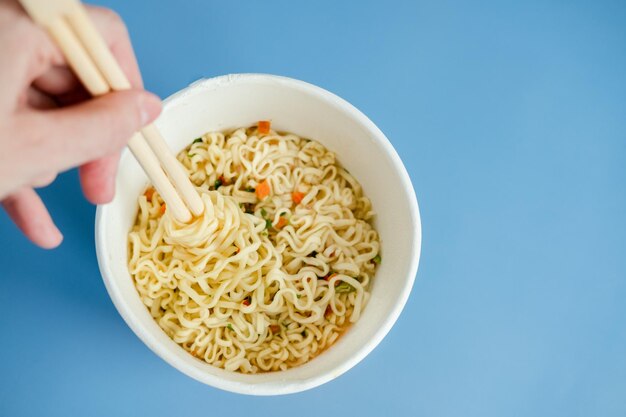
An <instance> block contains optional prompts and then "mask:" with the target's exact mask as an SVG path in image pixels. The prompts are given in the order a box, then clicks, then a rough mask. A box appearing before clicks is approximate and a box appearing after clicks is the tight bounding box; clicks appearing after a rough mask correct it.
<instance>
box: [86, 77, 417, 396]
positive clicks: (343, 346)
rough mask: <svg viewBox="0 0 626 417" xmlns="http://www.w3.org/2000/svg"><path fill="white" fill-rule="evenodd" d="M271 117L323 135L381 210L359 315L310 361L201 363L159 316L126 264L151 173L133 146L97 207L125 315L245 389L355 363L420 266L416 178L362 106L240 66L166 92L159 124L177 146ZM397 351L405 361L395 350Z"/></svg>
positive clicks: (216, 381) (184, 367)
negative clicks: (237, 368) (377, 261)
mask: <svg viewBox="0 0 626 417" xmlns="http://www.w3.org/2000/svg"><path fill="white" fill-rule="evenodd" d="M258 120H271V122H272V127H273V128H276V129H277V130H284V131H288V132H293V133H295V134H298V135H301V136H304V137H307V138H311V139H316V140H318V141H320V142H321V143H322V144H324V145H325V146H326V147H327V148H328V149H330V150H332V151H334V152H336V154H337V157H338V159H339V161H340V162H341V163H342V164H343V165H344V166H345V167H346V168H347V169H348V170H349V171H350V172H351V173H352V174H353V175H354V177H355V178H356V179H357V180H358V181H359V182H360V183H361V184H362V186H363V189H364V192H365V194H366V195H367V196H369V197H370V199H371V200H372V205H373V207H374V210H375V211H376V213H377V216H376V220H375V227H376V228H377V230H378V232H379V233H380V237H381V253H382V258H383V262H382V264H381V265H380V267H379V269H378V271H377V273H376V276H375V277H374V279H373V284H372V287H371V298H370V301H369V303H368V304H367V306H366V307H365V310H364V311H363V314H362V315H361V318H360V320H359V321H358V322H357V323H355V324H354V325H353V326H352V327H351V328H350V329H349V330H348V331H347V332H346V334H344V335H343V336H342V337H341V338H339V340H338V341H337V343H335V344H334V345H333V346H331V347H330V348H329V349H328V350H327V351H325V352H324V353H322V354H321V355H320V356H318V357H316V358H315V359H313V360H312V361H310V362H308V363H306V364H304V365H302V366H299V367H296V368H292V369H289V370H287V371H282V372H272V373H262V374H256V375H244V374H240V373H234V372H228V371H225V370H223V369H219V368H216V367H213V366H211V365H208V364H207V363H205V362H202V361H200V360H198V359H196V358H194V357H193V356H191V355H190V354H189V353H187V352H186V351H185V350H183V349H182V348H181V347H180V346H178V345H177V344H176V343H175V342H173V341H172V340H171V339H170V338H169V337H168V336H167V335H166V334H165V333H164V332H163V331H162V330H161V328H160V327H159V326H158V325H157V323H156V322H155V321H154V320H153V319H152V317H151V316H150V314H149V312H148V310H147V309H146V307H145V306H144V305H143V303H142V302H141V300H140V299H139V296H138V295H137V292H136V290H135V287H134V284H133V280H132V279H131V277H130V274H129V272H128V266H127V233H128V231H129V230H130V228H131V225H132V223H133V220H134V217H135V215H136V212H137V196H138V195H139V194H140V192H141V191H142V190H143V188H144V187H145V186H146V185H147V182H148V179H147V177H146V176H145V174H144V173H143V171H142V170H141V168H140V167H139V165H138V164H137V163H136V162H135V160H134V159H133V157H132V155H131V154H130V152H128V151H125V152H124V153H123V155H122V158H121V161H120V167H119V173H118V176H117V194H116V196H115V199H114V200H113V202H111V203H110V204H107V205H105V206H100V207H98V210H97V212H96V251H97V255H98V263H99V265H100V271H101V273H102V276H103V279H104V283H105V285H106V288H107V290H108V292H109V295H110V296H111V299H112V300H113V303H114V304H115V307H116V308H117V310H118V311H119V312H120V314H121V315H122V317H123V318H124V320H125V321H126V323H127V324H128V325H129V326H130V328H131V329H132V330H133V331H134V332H135V334H137V336H139V338H140V339H141V340H142V341H143V342H144V343H145V344H146V345H147V346H148V347H149V348H150V349H152V350H153V351H154V352H155V353H156V354H157V355H159V356H160V357H161V358H163V359H164V360H165V361H166V362H168V363H169V364H170V365H172V366H173V367H175V368H176V369H178V370H180V371H181V372H184V373H185V374H187V375H189V376H190V377H192V378H195V379H197V380H198V381H201V382H203V383H205V384H208V385H211V386H214V387H217V388H221V389H224V390H227V391H233V392H238V393H243V394H254V395H278V394H288V393H293V392H299V391H304V390H307V389H310V388H313V387H316V386H318V385H321V384H323V383H325V382H328V381H330V380H332V379H334V378H337V377H338V376H339V375H341V374H343V373H344V372H346V371H347V370H348V369H350V368H352V367H353V366H354V365H356V364H357V363H358V362H359V361H361V360H362V359H363V358H364V357H365V356H366V355H367V354H369V353H370V352H371V351H372V350H373V349H374V348H375V347H376V346H377V345H378V343H380V341H381V340H382V339H383V337H385V335H386V334H387V332H389V330H390V329H391V327H392V326H393V324H394V323H395V321H396V320H397V318H398V316H399V315H400V312H401V311H402V308H403V307H404V305H405V303H406V301H407V298H408V296H409V293H410V292H411V288H412V286H413V281H414V279H415V274H416V272H417V265H418V262H419V255H420V247H421V224H420V216H419V210H418V206H417V200H416V198H415V192H414V191H413V186H412V185H411V180H410V179H409V176H408V174H407V172H406V170H405V168H404V166H403V165H402V161H401V160H400V158H399V157H398V154H397V153H396V152H395V150H394V149H393V147H392V146H391V144H390V143H389V140H387V138H386V137H385V135H384V134H383V133H382V132H381V131H380V130H379V129H378V128H377V127H376V126H375V125H374V123H372V122H371V121H370V120H369V119H368V118H367V117H366V116H365V115H364V114H363V113H361V112H360V111H359V110H357V109H356V108H355V107H353V106H352V105H351V104H349V103H348V102H346V101H345V100H343V99H341V98H339V97H337V96H336V95H334V94H332V93H329V92H328V91H326V90H323V89H321V88H319V87H316V86H314V85H311V84H308V83H305V82H302V81H298V80H294V79H290V78H285V77H278V76H272V75H260V74H237V75H227V76H223V77H217V78H211V79H204V80H200V81H197V82H196V83H194V84H192V85H190V86H189V87H187V88H185V89H183V90H181V91H180V92H178V93H176V94H174V95H173V96H171V97H169V98H168V99H167V100H165V103H164V109H163V114H162V115H161V116H160V118H159V119H158V121H157V123H156V124H157V126H158V127H159V129H160V130H161V132H162V133H163V135H164V136H165V138H166V140H167V142H168V143H169V145H170V147H171V148H172V150H174V151H175V152H178V151H180V150H181V149H182V148H184V147H185V146H187V145H189V143H191V141H192V140H193V139H194V138H196V137H198V136H200V135H201V134H203V133H205V132H209V131H216V130H223V129H228V128H234V127H240V126H248V125H251V124H254V123H256V122H257V121H258ZM390 360H400V359H397V358H396V359H394V358H390Z"/></svg>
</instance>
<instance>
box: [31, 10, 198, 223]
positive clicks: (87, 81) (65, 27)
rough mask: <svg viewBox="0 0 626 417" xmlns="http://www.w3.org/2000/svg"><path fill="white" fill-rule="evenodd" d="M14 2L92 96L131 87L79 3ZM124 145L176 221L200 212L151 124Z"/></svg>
mask: <svg viewBox="0 0 626 417" xmlns="http://www.w3.org/2000/svg"><path fill="white" fill-rule="evenodd" d="M19 1H20V3H21V4H22V6H23V7H24V9H25V10H26V11H27V13H28V14H29V15H30V16H31V18H32V19H33V20H34V21H35V22H36V23H37V24H39V25H40V26H42V27H44V28H45V29H46V30H47V32H48V34H49V35H50V36H51V37H52V39H53V40H54V41H55V43H56V44H57V45H58V46H59V48H60V49H61V51H62V52H63V55H64V56H65V58H66V60H67V62H68V63H69V65H70V67H71V68H72V70H73V71H74V73H75V74H76V76H77V77H78V78H79V79H80V81H81V82H82V84H83V85H84V86H85V88H86V89H87V90H88V91H89V93H90V94H91V95H93V96H100V95H103V94H106V93H108V92H110V91H118V90H127V89H130V83H129V81H128V79H127V78H126V76H125V75H124V73H123V72H122V70H121V68H120V66H119V64H118V63H117V61H116V60H115V58H114V57H113V54H112V53H111V51H110V50H109V48H108V46H107V45H106V43H105V41H104V39H103V38H102V37H101V35H100V33H98V31H97V29H96V28H95V26H94V25H93V23H92V21H91V20H90V19H89V16H88V15H87V11H86V10H85V8H84V7H83V5H82V4H81V3H80V1H78V0H19ZM128 147H129V148H130V150H131V152H132V154H133V155H134V157H135V159H137V161H138V162H139V164H140V165H141V167H142V168H143V170H144V171H145V172H146V174H147V175H148V177H149V178H150V180H151V181H152V183H153V184H154V187H155V188H156V190H157V191H158V193H159V194H160V195H161V197H162V198H163V201H165V204H166V207H167V210H169V211H170V212H171V213H172V215H173V216H174V218H175V219H176V220H178V221H179V222H183V223H187V222H188V221H189V220H191V218H192V215H193V216H199V215H200V214H202V212H203V211H204V204H203V203H202V199H201V198H200V196H199V195H198V192H197V191H196V189H195V188H194V186H193V184H192V183H191V181H190V180H189V177H188V176H187V173H186V172H185V170H184V168H183V166H182V165H181V164H180V163H179V162H178V160H177V159H176V157H175V156H174V155H173V154H172V152H171V151H170V149H169V148H168V146H167V144H166V143H165V140H164V139H163V137H162V136H161V133H160V132H159V130H158V129H157V128H156V127H155V126H154V125H153V124H150V125H148V126H146V127H144V128H143V129H142V130H141V132H138V133H135V134H134V135H133V136H132V138H131V139H130V141H129V142H128Z"/></svg>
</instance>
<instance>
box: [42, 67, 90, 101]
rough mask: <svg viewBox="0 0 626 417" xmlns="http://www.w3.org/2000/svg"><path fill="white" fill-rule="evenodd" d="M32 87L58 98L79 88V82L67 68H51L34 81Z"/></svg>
mask: <svg viewBox="0 0 626 417" xmlns="http://www.w3.org/2000/svg"><path fill="white" fill-rule="evenodd" d="M33 86H34V87H36V88H37V89H38V90H40V91H41V92H43V93H45V94H50V95H52V96H58V95H61V94H64V93H67V92H70V91H74V90H75V89H77V88H78V87H80V81H79V80H78V77H76V75H74V73H73V72H72V70H71V69H69V68H68V67H66V66H53V67H51V68H50V69H49V70H48V71H46V72H45V73H44V74H43V75H41V76H40V77H38V78H37V79H35V81H33Z"/></svg>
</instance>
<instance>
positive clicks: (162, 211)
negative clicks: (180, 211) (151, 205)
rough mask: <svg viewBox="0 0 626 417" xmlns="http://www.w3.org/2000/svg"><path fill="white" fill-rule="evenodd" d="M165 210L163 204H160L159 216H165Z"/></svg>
mask: <svg viewBox="0 0 626 417" xmlns="http://www.w3.org/2000/svg"><path fill="white" fill-rule="evenodd" d="M165 208H166V207H165V203H163V204H161V210H159V211H160V212H161V214H165Z"/></svg>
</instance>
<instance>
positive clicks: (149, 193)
mask: <svg viewBox="0 0 626 417" xmlns="http://www.w3.org/2000/svg"><path fill="white" fill-rule="evenodd" d="M143 195H145V196H146V199H147V200H148V201H152V196H153V195H154V188H152V187H150V188H148V189H147V190H146V192H145V193H143Z"/></svg>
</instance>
